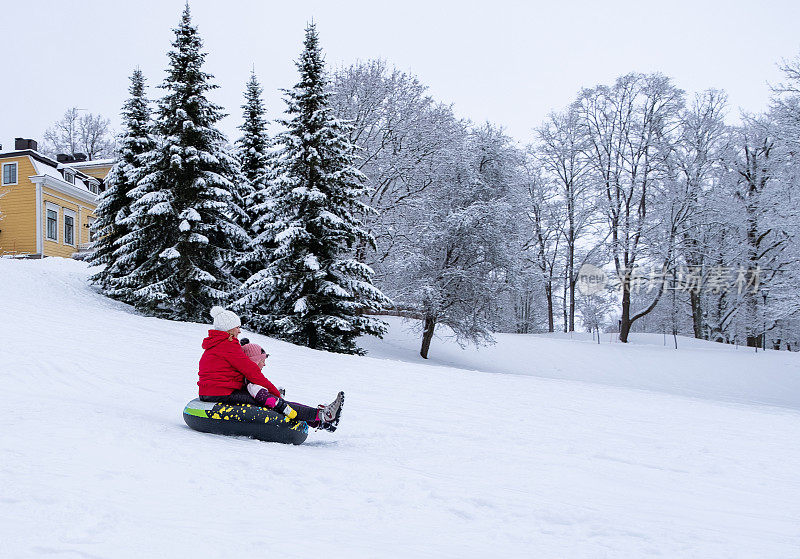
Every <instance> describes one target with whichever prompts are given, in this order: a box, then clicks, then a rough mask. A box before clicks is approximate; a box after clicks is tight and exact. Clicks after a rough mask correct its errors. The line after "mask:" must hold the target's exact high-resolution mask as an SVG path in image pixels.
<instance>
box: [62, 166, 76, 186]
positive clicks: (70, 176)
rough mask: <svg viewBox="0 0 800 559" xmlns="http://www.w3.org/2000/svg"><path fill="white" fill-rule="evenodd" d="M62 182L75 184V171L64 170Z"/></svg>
mask: <svg viewBox="0 0 800 559" xmlns="http://www.w3.org/2000/svg"><path fill="white" fill-rule="evenodd" d="M64 180H65V181H67V182H68V183H70V184H75V171H72V170H70V169H64Z"/></svg>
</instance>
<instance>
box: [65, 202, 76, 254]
mask: <svg viewBox="0 0 800 559" xmlns="http://www.w3.org/2000/svg"><path fill="white" fill-rule="evenodd" d="M64 244H65V245H72V246H75V212H73V211H71V210H67V209H65V210H64Z"/></svg>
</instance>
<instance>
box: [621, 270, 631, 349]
mask: <svg viewBox="0 0 800 559" xmlns="http://www.w3.org/2000/svg"><path fill="white" fill-rule="evenodd" d="M632 324H633V323H632V322H631V287H630V285H629V284H628V283H627V282H626V281H625V279H623V281H622V318H621V319H620V321H619V341H621V342H622V343H628V334H629V333H630V331H631V325H632Z"/></svg>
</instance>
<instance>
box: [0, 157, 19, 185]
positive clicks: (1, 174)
mask: <svg viewBox="0 0 800 559" xmlns="http://www.w3.org/2000/svg"><path fill="white" fill-rule="evenodd" d="M11 165H13V166H14V167H15V168H14V182H6V167H10V166H11ZM0 181H2V183H3V186H14V185H17V184H19V163H17V162H16V161H12V162H11V163H3V168H2V169H0Z"/></svg>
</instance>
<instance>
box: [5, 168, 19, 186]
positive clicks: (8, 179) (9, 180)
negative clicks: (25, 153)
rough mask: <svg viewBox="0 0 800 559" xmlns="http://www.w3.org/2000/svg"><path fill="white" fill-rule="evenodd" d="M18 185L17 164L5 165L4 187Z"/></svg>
mask: <svg viewBox="0 0 800 559" xmlns="http://www.w3.org/2000/svg"><path fill="white" fill-rule="evenodd" d="M11 184H17V164H16V163H3V185H4V186H5V185H11Z"/></svg>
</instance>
